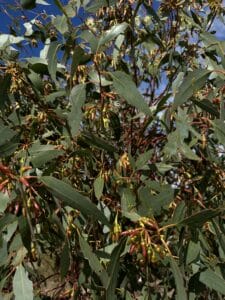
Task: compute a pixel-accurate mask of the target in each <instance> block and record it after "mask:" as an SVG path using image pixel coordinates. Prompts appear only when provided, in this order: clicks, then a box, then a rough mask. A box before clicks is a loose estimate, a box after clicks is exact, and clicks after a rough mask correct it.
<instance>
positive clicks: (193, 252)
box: [186, 241, 201, 265]
mask: <svg viewBox="0 0 225 300" xmlns="http://www.w3.org/2000/svg"><path fill="white" fill-rule="evenodd" d="M200 250H201V246H200V242H199V241H198V242H193V241H190V242H189V243H188V246H187V254H186V264H187V265H188V264H190V263H192V262H193V261H194V260H196V259H197V258H198V256H199V254H200Z"/></svg>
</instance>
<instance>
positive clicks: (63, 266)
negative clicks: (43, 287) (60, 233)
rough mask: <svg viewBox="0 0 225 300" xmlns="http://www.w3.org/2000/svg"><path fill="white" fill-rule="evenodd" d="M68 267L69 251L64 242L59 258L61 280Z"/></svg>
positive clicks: (66, 243)
mask: <svg viewBox="0 0 225 300" xmlns="http://www.w3.org/2000/svg"><path fill="white" fill-rule="evenodd" d="M69 267H70V249H69V245H68V242H67V241H66V242H65V244H64V247H63V249H62V253H61V257H60V275H61V278H62V279H63V278H65V277H66V275H67V273H68V270H69Z"/></svg>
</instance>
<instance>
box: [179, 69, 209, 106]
mask: <svg viewBox="0 0 225 300" xmlns="http://www.w3.org/2000/svg"><path fill="white" fill-rule="evenodd" d="M210 73H211V71H209V70H203V69H198V70H194V71H192V72H189V73H188V75H187V77H186V78H184V80H183V83H182V84H181V86H180V87H179V91H178V93H177V94H176V96H175V98H174V103H173V107H174V108H176V107H177V106H179V105H182V104H184V103H185V102H186V101H187V100H189V99H190V98H191V96H193V94H194V93H195V92H197V91H199V90H200V89H201V88H202V87H203V85H204V84H205V82H206V79H207V78H208V76H209V74H210Z"/></svg>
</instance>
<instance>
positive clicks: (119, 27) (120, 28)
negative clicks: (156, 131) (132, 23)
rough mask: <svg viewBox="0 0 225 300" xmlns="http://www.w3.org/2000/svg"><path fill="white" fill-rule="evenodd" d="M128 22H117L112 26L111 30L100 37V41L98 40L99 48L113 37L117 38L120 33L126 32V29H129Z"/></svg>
mask: <svg viewBox="0 0 225 300" xmlns="http://www.w3.org/2000/svg"><path fill="white" fill-rule="evenodd" d="M127 27H128V24H127V23H125V22H124V23H120V24H116V25H114V26H112V27H111V28H110V29H109V30H107V31H106V32H105V33H104V34H103V36H102V37H101V38H100V40H99V42H98V49H99V48H100V47H101V46H103V45H105V44H106V43H108V42H110V41H112V40H113V39H115V38H116V37H117V36H118V35H120V34H121V33H124V32H125V30H126V29H127Z"/></svg>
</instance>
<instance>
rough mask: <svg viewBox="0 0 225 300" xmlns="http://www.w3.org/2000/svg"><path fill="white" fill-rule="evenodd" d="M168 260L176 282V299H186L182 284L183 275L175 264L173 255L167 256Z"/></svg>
mask: <svg viewBox="0 0 225 300" xmlns="http://www.w3.org/2000/svg"><path fill="white" fill-rule="evenodd" d="M169 262H170V266H171V269H172V272H173V276H174V279H175V284H176V292H177V295H176V298H177V300H180V299H182V300H187V299H188V298H187V293H186V289H185V285H184V279H183V275H182V273H181V271H180V269H179V267H178V265H177V262H176V261H175V260H174V258H173V257H169Z"/></svg>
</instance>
